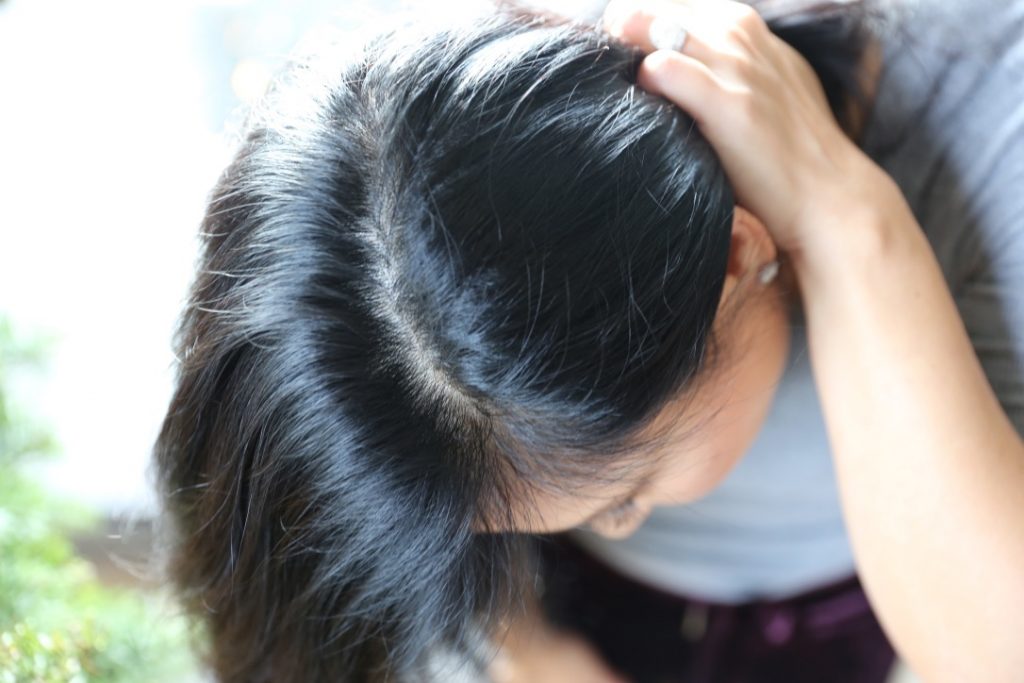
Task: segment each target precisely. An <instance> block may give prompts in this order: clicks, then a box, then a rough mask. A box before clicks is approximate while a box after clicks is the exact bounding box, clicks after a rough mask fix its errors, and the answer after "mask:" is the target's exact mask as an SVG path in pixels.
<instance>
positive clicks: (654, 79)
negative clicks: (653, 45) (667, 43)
mask: <svg viewBox="0 0 1024 683" xmlns="http://www.w3.org/2000/svg"><path fill="white" fill-rule="evenodd" d="M675 54H676V53H675V51H674V50H668V49H662V50H655V51H654V52H652V53H650V54H649V55H647V56H646V57H644V59H643V61H642V62H640V69H639V70H638V71H637V82H638V83H639V84H640V86H641V87H643V88H644V89H653V90H658V91H659V92H660V90H661V88H660V85H661V83H662V80H663V79H664V78H665V74H666V73H667V72H668V71H669V70H670V69H671V67H672V60H673V59H675Z"/></svg>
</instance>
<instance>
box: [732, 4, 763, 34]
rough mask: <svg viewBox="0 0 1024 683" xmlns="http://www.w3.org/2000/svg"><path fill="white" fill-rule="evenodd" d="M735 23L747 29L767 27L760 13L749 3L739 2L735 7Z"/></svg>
mask: <svg viewBox="0 0 1024 683" xmlns="http://www.w3.org/2000/svg"><path fill="white" fill-rule="evenodd" d="M736 24H737V25H738V26H740V27H742V28H743V29H745V30H747V31H752V32H753V31H760V30H761V29H764V28H767V25H766V24H765V21H764V19H763V18H761V14H760V13H759V12H758V11H757V10H756V9H754V8H753V7H751V6H750V5H746V4H742V3H739V4H738V6H737V8H736Z"/></svg>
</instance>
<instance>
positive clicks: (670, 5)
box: [603, 0, 715, 63]
mask: <svg viewBox="0 0 1024 683" xmlns="http://www.w3.org/2000/svg"><path fill="white" fill-rule="evenodd" d="M603 23H604V27H605V30H606V31H607V32H608V33H609V34H610V35H612V36H614V37H616V38H619V39H621V40H623V41H625V42H627V43H630V44H632V45H635V46H637V47H639V48H640V49H642V50H643V51H644V52H654V51H655V50H657V49H659V48H666V47H668V46H667V45H656V44H655V42H654V41H653V40H652V31H651V29H652V26H653V27H654V29H655V34H656V35H661V36H669V35H672V34H673V33H676V30H678V29H682V30H684V31H685V32H686V35H685V41H683V43H682V46H681V50H680V51H681V52H682V53H683V54H686V55H689V56H691V57H693V58H695V59H700V60H701V61H707V62H709V63H710V62H713V61H714V58H715V51H714V50H713V49H712V47H711V45H709V43H708V41H707V40H706V39H705V38H703V37H701V30H700V28H699V24H700V22H699V21H698V20H697V17H696V16H695V15H694V13H693V11H692V10H691V8H690V6H689V5H688V4H686V3H682V2H671V1H668V0H611V2H610V3H608V6H607V7H606V8H605V13H604V16H603ZM674 29H675V30H674ZM679 48H680V46H674V49H679Z"/></svg>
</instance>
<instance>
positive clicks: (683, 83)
mask: <svg viewBox="0 0 1024 683" xmlns="http://www.w3.org/2000/svg"><path fill="white" fill-rule="evenodd" d="M637 82H638V83H639V84H640V87H642V88H643V89H644V90H647V91H649V92H652V93H655V94H658V95H662V96H663V97H665V98H667V99H668V100H669V101H671V102H672V103H673V104H675V105H676V106H678V107H680V108H681V109H683V110H684V111H685V112H687V113H688V114H689V115H690V116H692V117H693V119H694V120H695V121H696V122H697V124H698V125H701V126H703V125H704V123H705V122H706V121H707V120H708V119H709V117H710V114H711V112H713V111H715V108H716V106H718V102H719V99H720V94H721V86H720V84H719V82H718V79H717V78H715V75H714V74H713V73H712V72H711V70H710V69H709V68H708V67H707V65H706V64H704V63H703V62H701V61H700V60H697V59H694V58H693V57H690V56H688V55H686V54H682V53H679V52H676V51H675V50H655V51H654V52H652V53H651V54H649V55H647V57H645V58H644V61H643V62H642V63H641V64H640V69H639V71H638V72H637Z"/></svg>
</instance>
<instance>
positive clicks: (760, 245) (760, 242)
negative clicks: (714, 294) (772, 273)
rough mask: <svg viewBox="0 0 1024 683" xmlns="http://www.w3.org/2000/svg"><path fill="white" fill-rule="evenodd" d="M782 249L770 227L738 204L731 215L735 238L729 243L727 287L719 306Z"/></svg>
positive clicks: (726, 274)
mask: <svg viewBox="0 0 1024 683" xmlns="http://www.w3.org/2000/svg"><path fill="white" fill-rule="evenodd" d="M778 253H779V250H778V249H777V248H776V246H775V242H774V241H773V240H772V237H771V234H769V232H768V228H766V227H765V225H764V223H762V222H761V219H759V218H758V217H757V216H755V215H754V214H752V213H750V212H749V211H747V210H746V209H744V208H743V207H741V206H736V209H735V211H734V212H733V218H732V239H731V240H730V242H729V263H728V265H727V266H726V270H725V286H724V287H723V288H722V297H721V299H720V301H719V305H721V303H722V302H724V301H725V300H726V299H728V298H729V296H730V295H731V294H732V292H733V290H734V289H735V288H736V285H737V284H739V282H741V281H742V280H744V279H745V278H748V277H754V276H755V275H756V273H757V271H758V270H760V269H761V267H762V266H764V265H765V264H766V263H769V262H771V261H774V260H775V259H776V258H777V257H778Z"/></svg>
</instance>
